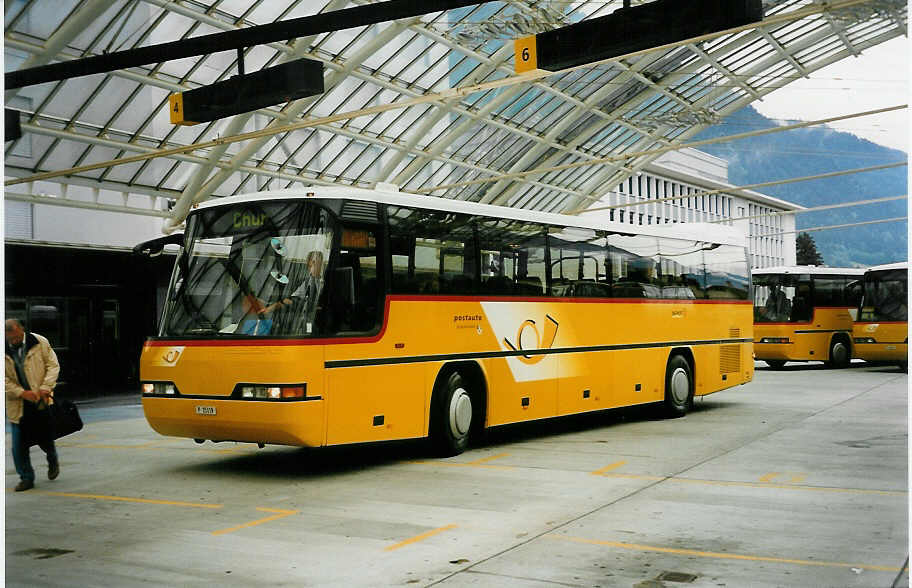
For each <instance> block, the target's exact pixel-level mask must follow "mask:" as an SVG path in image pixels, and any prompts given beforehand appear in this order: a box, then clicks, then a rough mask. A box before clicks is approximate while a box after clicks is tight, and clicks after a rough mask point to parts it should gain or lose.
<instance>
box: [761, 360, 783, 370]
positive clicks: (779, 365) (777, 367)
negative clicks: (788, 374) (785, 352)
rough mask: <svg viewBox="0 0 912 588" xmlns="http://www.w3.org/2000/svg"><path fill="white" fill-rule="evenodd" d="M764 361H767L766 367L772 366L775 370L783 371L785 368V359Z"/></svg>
mask: <svg viewBox="0 0 912 588" xmlns="http://www.w3.org/2000/svg"><path fill="white" fill-rule="evenodd" d="M763 361H765V362H766V365H768V366H770V367H771V368H773V369H774V370H781V369H782V368H784V367H785V360H784V359H764V360H763Z"/></svg>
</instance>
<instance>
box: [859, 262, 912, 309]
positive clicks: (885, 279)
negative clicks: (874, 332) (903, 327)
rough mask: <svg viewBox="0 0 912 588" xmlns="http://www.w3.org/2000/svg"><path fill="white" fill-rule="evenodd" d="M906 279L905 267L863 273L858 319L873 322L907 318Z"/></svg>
mask: <svg viewBox="0 0 912 588" xmlns="http://www.w3.org/2000/svg"><path fill="white" fill-rule="evenodd" d="M906 280H907V273H906V270H905V269H896V270H890V271H882V272H880V271H878V272H869V273H867V274H865V277H864V294H863V298H862V301H861V312H859V314H858V318H859V320H861V321H874V322H876V321H905V320H908V318H907V317H908V310H907V307H906Z"/></svg>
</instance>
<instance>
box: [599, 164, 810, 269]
mask: <svg viewBox="0 0 912 588" xmlns="http://www.w3.org/2000/svg"><path fill="white" fill-rule="evenodd" d="M706 192H711V193H709V194H707V193H706ZM669 199H670V200H669ZM592 207H593V208H604V207H617V208H613V209H610V210H607V211H602V212H601V214H600V215H599V216H601V217H602V218H604V219H605V220H606V221H608V222H609V223H617V224H631V225H656V224H669V223H688V222H689V223H693V222H708V223H722V224H727V225H732V226H735V227H737V228H739V229H741V230H742V231H743V233H744V234H745V235H746V236H747V237H748V243H749V245H748V247H749V252H750V258H751V267H754V268H761V267H771V266H777V265H795V263H796V251H795V238H796V234H795V233H794V231H795V215H794V214H776V213H781V212H784V211H791V210H795V209H798V208H800V207H798V206H795V205H794V204H792V203H789V202H785V201H783V200H779V199H777V198H771V197H769V196H766V195H764V194H761V193H759V192H753V191H751V190H738V189H736V187H735V186H732V185H731V184H729V183H728V163H727V162H726V161H724V160H722V159H719V158H717V157H714V156H712V155H709V154H707V153H703V152H701V151H697V150H694V149H682V150H680V151H677V152H672V153H668V154H665V155H663V156H661V157H660V158H658V159H656V160H655V161H654V162H652V163H651V164H649V165H648V166H646V167H645V168H644V169H643V170H641V171H639V172H637V173H636V174H635V175H633V176H631V177H629V178H628V179H627V180H625V181H624V182H622V183H620V184H619V185H618V186H617V187H616V188H615V189H614V190H612V191H610V192H609V193H607V194H605V195H604V196H603V197H602V199H601V200H600V201H599V202H598V203H596V204H594V205H592Z"/></svg>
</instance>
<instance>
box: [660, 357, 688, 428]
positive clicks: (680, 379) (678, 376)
mask: <svg viewBox="0 0 912 588" xmlns="http://www.w3.org/2000/svg"><path fill="white" fill-rule="evenodd" d="M693 396H694V382H693V369H691V367H690V362H688V361H687V359H685V358H684V356H682V355H677V354H676V355H673V356H671V358H670V359H669V360H668V367H667V368H666V370H665V403H664V410H665V416H667V417H669V418H677V417H682V416H684V415H685V414H687V411H688V410H689V409H690V408H691V406H693Z"/></svg>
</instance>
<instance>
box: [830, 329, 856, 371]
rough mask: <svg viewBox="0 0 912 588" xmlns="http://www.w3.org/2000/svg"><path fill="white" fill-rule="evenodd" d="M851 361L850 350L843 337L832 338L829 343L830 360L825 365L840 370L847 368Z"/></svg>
mask: <svg viewBox="0 0 912 588" xmlns="http://www.w3.org/2000/svg"><path fill="white" fill-rule="evenodd" d="M851 361H852V349H851V347H850V346H849V343H848V341H846V340H845V338H844V337H833V340H832V341H831V342H830V359H829V361H827V364H828V365H829V366H830V367H833V368H837V369H841V368H844V367H848V366H849V363H850V362H851Z"/></svg>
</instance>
